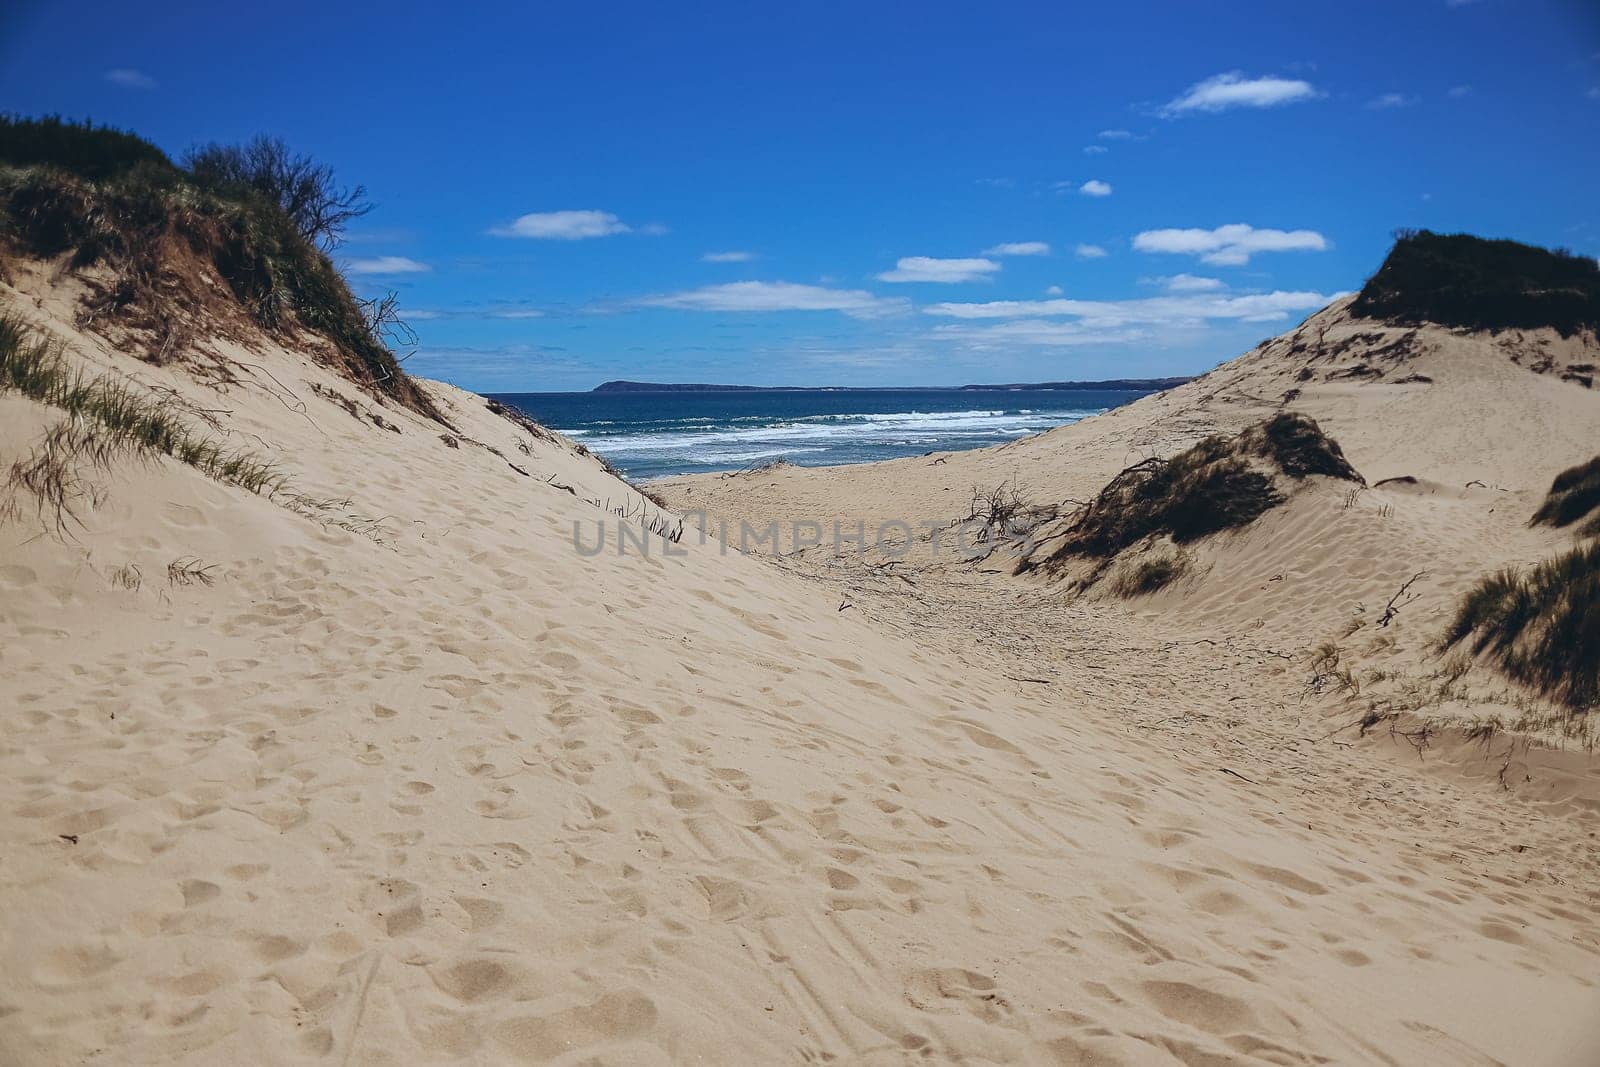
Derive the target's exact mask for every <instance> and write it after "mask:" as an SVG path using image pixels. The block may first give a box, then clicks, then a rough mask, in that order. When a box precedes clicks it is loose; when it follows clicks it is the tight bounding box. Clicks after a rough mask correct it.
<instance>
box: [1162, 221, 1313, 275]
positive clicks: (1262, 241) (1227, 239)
mask: <svg viewBox="0 0 1600 1067" xmlns="http://www.w3.org/2000/svg"><path fill="white" fill-rule="evenodd" d="M1133 247H1134V248H1136V249H1138V250H1139V251H1140V252H1167V253H1173V254H1177V255H1190V256H1199V257H1200V260H1201V262H1203V263H1211V264H1213V265H1215V266H1219V267H1237V266H1242V265H1243V264H1245V263H1248V262H1250V257H1251V256H1252V255H1254V254H1255V253H1257V252H1322V251H1325V250H1326V249H1327V247H1328V242H1327V239H1326V238H1324V237H1323V236H1322V234H1320V233H1317V232H1316V231H1315V230H1287V231H1285V230H1258V229H1256V228H1255V227H1253V226H1246V225H1244V224H1243V223H1234V224H1233V225H1230V226H1218V227H1217V228H1216V229H1214V230H1199V229H1191V230H1146V231H1144V232H1143V233H1140V234H1138V235H1136V236H1135V237H1134V239H1133Z"/></svg>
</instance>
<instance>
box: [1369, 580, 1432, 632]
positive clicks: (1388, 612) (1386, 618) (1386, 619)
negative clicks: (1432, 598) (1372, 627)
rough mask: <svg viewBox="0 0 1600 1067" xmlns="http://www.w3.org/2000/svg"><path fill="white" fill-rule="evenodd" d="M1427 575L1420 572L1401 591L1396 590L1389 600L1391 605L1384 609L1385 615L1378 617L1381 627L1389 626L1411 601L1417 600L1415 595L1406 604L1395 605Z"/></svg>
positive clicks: (1408, 598) (1407, 599)
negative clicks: (1418, 580)
mask: <svg viewBox="0 0 1600 1067" xmlns="http://www.w3.org/2000/svg"><path fill="white" fill-rule="evenodd" d="M1427 573H1428V572H1427V571H1418V572H1417V573H1416V574H1413V575H1412V576H1411V577H1410V578H1409V579H1408V580H1407V581H1406V583H1405V584H1404V585H1402V586H1401V587H1400V588H1399V589H1397V590H1395V594H1394V596H1392V597H1390V598H1389V605H1388V606H1387V607H1386V608H1384V609H1383V614H1382V615H1379V616H1378V625H1379V626H1388V625H1389V623H1391V622H1393V621H1394V617H1395V616H1396V615H1398V614H1400V609H1401V608H1402V607H1404V606H1405V605H1406V604H1409V603H1411V601H1413V600H1415V599H1417V597H1416V595H1415V594H1413V595H1412V596H1410V597H1407V598H1406V600H1405V601H1404V602H1402V603H1398V604H1397V603H1395V602H1396V601H1398V600H1400V598H1401V597H1403V596H1405V595H1406V590H1407V589H1410V588H1411V586H1412V584H1413V583H1414V582H1416V580H1417V579H1418V578H1422V577H1424V576H1426V575H1427Z"/></svg>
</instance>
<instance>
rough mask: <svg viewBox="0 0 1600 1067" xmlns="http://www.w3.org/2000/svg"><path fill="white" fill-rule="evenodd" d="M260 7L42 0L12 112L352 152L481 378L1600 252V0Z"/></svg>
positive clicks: (514, 386)
mask: <svg viewBox="0 0 1600 1067" xmlns="http://www.w3.org/2000/svg"><path fill="white" fill-rule="evenodd" d="M231 7H233V5H218V4H170V5H156V4H136V5H135V4H114V5H113V4H99V3H80V4H72V5H62V4H49V5H47V4H43V3H32V2H29V0H23V2H22V3H21V5H20V7H19V6H18V5H17V4H15V3H13V4H11V5H8V8H7V14H6V15H4V16H0V107H3V108H5V109H7V110H13V111H19V112H23V113H40V112H57V113H62V114H66V115H70V116H74V117H83V116H89V117H92V118H94V119H96V120H98V121H102V122H109V123H112V124H115V125H119V126H123V127H126V128H129V129H132V130H135V131H137V132H139V133H142V134H144V135H146V136H148V137H150V138H152V139H153V140H155V141H156V142H157V143H159V144H160V145H162V146H163V147H165V148H167V149H168V150H169V151H170V152H173V153H175V154H176V153H180V152H182V150H183V149H184V148H186V147H188V146H189V145H191V144H194V143H196V142H200V141H209V140H223V141H228V140H240V139H244V138H247V137H249V136H252V135H254V134H256V133H258V132H266V133H271V134H275V135H278V136H281V137H283V138H285V139H286V140H287V141H289V142H290V144H291V145H293V146H294V147H296V148H298V149H300V150H303V151H306V152H309V153H311V154H313V155H315V156H316V157H318V158H319V159H322V160H324V161H326V162H328V163H330V164H332V165H333V166H334V167H335V169H336V170H337V172H338V173H339V175H340V176H341V177H342V178H344V179H345V180H347V181H351V182H361V183H363V184H365V185H366V186H367V188H368V189H369V191H370V194H371V196H372V199H373V200H374V201H376V202H377V203H378V205H379V207H378V210H377V211H375V212H374V213H373V214H372V215H371V216H369V217H368V218H367V219H365V220H363V221H362V222H361V223H360V225H359V226H358V227H357V228H356V229H355V230H354V231H353V232H352V233H351V235H350V239H349V241H348V242H347V243H346V244H345V245H344V246H343V247H342V248H341V249H340V250H339V253H338V258H339V259H340V260H341V261H343V262H344V263H345V265H346V268H347V270H348V271H349V272H350V273H351V277H352V280H353V281H354V282H355V283H356V285H357V287H358V288H359V289H360V290H362V291H363V292H365V293H373V292H378V291H381V290H384V289H394V290H396V291H398V292H399V293H400V295H401V300H402V304H403V307H404V308H405V310H406V311H407V312H408V313H409V315H410V316H411V318H412V322H413V325H414V326H415V327H416V328H417V331H418V333H419V334H420V336H421V339H422V346H421V349H420V350H419V351H418V352H417V353H416V354H415V355H414V356H413V357H412V358H411V360H410V361H409V363H408V366H409V368H410V369H411V370H412V371H413V372H415V373H420V374H424V375H427V376H430V377H440V378H445V379H447V380H450V381H454V382H456V383H458V384H461V385H464V386H467V387H469V388H475V389H481V390H522V389H525V390H545V389H550V390H558V389H584V388H588V387H590V386H593V385H594V384H596V383H598V382H600V381H603V380H606V379H609V378H624V377H626V378H634V379H648V380H658V381H709V382H722V383H750V384H789V385H799V384H838V385H941V384H963V383H967V382H1003V381H1039V380H1050V379H1062V378H1079V379H1082V378H1102V377H1124V376H1146V375H1157V374H1171V373H1188V372H1195V371H1199V370H1202V369H1205V368H1207V367H1209V366H1212V365H1214V364H1215V363H1217V362H1219V361H1221V360H1223V359H1227V358H1230V357H1231V356H1233V355H1236V354H1237V353H1238V352H1240V351H1242V350H1243V349H1245V348H1248V347H1249V346H1250V345H1252V344H1254V343H1255V342H1256V341H1258V340H1260V339H1261V338H1263V337H1265V336H1269V335H1271V334H1274V333H1277V332H1280V331H1281V330H1282V329H1284V328H1286V327H1287V326H1289V325H1291V324H1292V323H1293V322H1294V321H1297V320H1298V319H1299V318H1301V317H1303V316H1304V315H1305V314H1306V313H1307V312H1309V311H1310V310H1313V309H1314V308H1315V307H1316V306H1318V305H1320V304H1321V303H1322V302H1323V300H1324V299H1325V298H1326V297H1328V296H1329V295H1331V294H1334V293H1337V292H1341V291H1345V290H1349V289H1352V288H1355V287H1358V286H1359V285H1360V283H1361V281H1362V280H1363V278H1364V277H1365V276H1366V275H1367V274H1369V273H1370V272H1371V271H1372V270H1373V269H1374V268H1375V267H1376V266H1377V264H1378V263H1379V262H1380V261H1381V259H1382V256H1383V253H1384V251H1385V249H1386V248H1387V247H1388V244H1389V241H1390V234H1391V232H1392V231H1393V230H1394V229H1395V228H1397V227H1405V226H1416V227H1429V228H1433V229H1438V230H1451V231H1454V230H1467V231H1471V232H1477V233H1482V234H1486V235H1491V236H1506V237H1514V238H1517V239H1520V240H1525V241H1531V242H1535V243H1539V244H1546V245H1557V246H1563V247H1567V248H1571V249H1574V250H1576V251H1580V252H1584V253H1587V254H1591V255H1593V254H1597V253H1600V208H1597V204H1596V195H1595V194H1596V189H1597V181H1596V177H1595V176H1596V175H1597V174H1600V5H1597V4H1595V3H1593V2H1592V0H1544V2H1539V0H1533V2H1516V3H1513V2H1511V0H1473V2H1461V0H1390V2H1386V3H1346V4H1333V3H1314V2H1307V3H1300V4H1283V3H1280V2H1260V3H1235V4H1228V5H1209V4H1208V5H1198V4H1193V3H1186V2H1180V0H1172V2H1168V3H1160V4H1139V3H1128V4H1117V5H1094V6H1093V7H1092V8H1091V7H1088V6H1084V5H1066V4H1059V3H1054V4H1012V5H989V6H987V7H984V6H979V5H973V4H971V3H960V4H953V3H914V4H913V3H906V4H893V5H888V4H877V5H874V4H860V3H838V4H835V3H810V4H805V5H794V6H793V7H792V9H789V10H784V11H778V10H768V8H769V7H770V5H753V4H748V3H738V4H734V3H725V4H706V5H701V6H699V7H698V8H696V9H693V10H691V9H690V8H689V7H687V6H685V5H663V4H611V5H562V6H559V7H557V6H554V5H549V6H544V5H539V6H536V5H517V7H518V8H519V10H515V11H512V10H507V11H502V12H497V13H485V12H483V11H475V10H472V9H471V8H470V7H469V6H467V5H461V6H459V7H450V8H440V7H439V6H438V5H432V4H428V5H423V4H411V3H406V2H399V3H386V4H383V5H372V6H368V7H365V8H364V7H363V6H362V5H359V4H348V5H330V4H326V3H323V4H316V5H311V4H296V3H282V4H275V5H273V7H272V10H271V13H270V15H266V14H262V13H261V12H260V11H258V10H256V9H250V10H244V9H243V6H240V7H241V9H240V10H237V11H235V10H230V8H231Z"/></svg>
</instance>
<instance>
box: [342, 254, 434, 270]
mask: <svg viewBox="0 0 1600 1067" xmlns="http://www.w3.org/2000/svg"><path fill="white" fill-rule="evenodd" d="M344 269H345V271H346V272H348V273H350V274H426V273H427V272H428V271H430V270H432V269H433V268H432V267H430V266H428V265H427V264H426V263H418V262H417V261H416V260H414V259H407V258H406V257H405V256H373V257H372V258H370V259H352V260H350V262H348V263H346V264H345V265H344Z"/></svg>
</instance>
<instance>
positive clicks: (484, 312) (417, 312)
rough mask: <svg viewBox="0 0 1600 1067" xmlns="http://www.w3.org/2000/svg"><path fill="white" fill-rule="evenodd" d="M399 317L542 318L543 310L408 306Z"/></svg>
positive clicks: (418, 318) (430, 318) (429, 319)
mask: <svg viewBox="0 0 1600 1067" xmlns="http://www.w3.org/2000/svg"><path fill="white" fill-rule="evenodd" d="M401 317H402V318H404V319H408V320H412V321H431V320H435V319H542V318H544V312H542V311H539V310H538V309H536V308H521V307H462V308H408V309H406V310H405V311H404V312H403V313H402V314H401Z"/></svg>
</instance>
